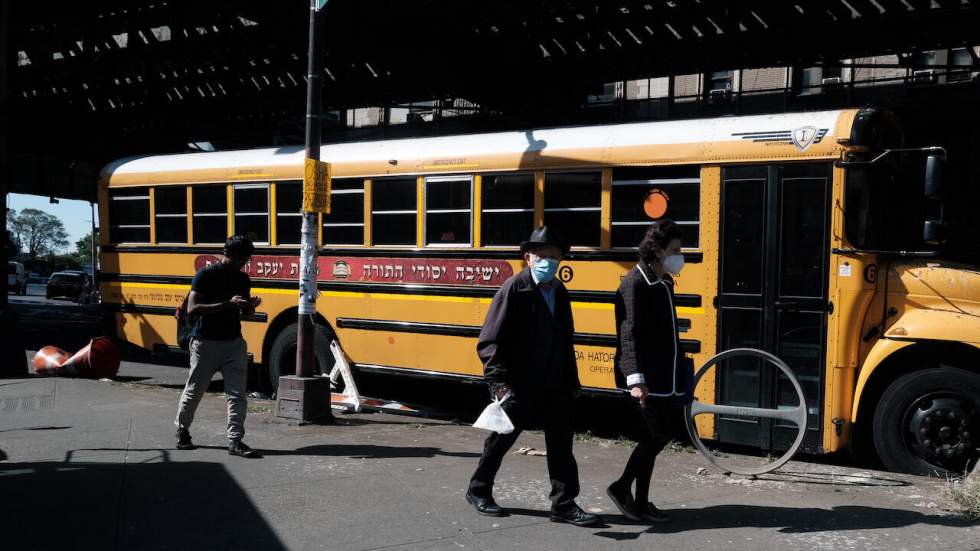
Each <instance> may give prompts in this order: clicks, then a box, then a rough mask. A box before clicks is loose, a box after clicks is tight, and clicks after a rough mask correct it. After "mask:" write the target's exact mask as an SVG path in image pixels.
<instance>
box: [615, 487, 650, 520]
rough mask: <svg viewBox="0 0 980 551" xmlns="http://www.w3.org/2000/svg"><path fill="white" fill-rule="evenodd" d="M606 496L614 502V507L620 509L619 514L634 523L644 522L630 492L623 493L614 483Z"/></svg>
mask: <svg viewBox="0 0 980 551" xmlns="http://www.w3.org/2000/svg"><path fill="white" fill-rule="evenodd" d="M606 495H607V496H609V499H610V500H612V502H613V505H615V506H616V508H617V509H619V512H620V513H623V516H624V517H626V518H628V519H630V520H632V521H640V520H642V519H641V518H640V514H639V513H638V512H637V510H636V503H635V502H634V501H633V496H632V495H630V493H629V490H626V491H622V490H621V489H619V487H618V486H616V483H615V482H613V483H612V484H610V485H609V487H608V488H606Z"/></svg>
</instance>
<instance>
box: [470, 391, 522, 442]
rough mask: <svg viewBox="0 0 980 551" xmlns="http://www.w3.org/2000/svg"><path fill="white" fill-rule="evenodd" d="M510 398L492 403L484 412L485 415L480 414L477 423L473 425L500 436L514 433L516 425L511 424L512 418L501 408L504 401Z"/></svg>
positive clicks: (505, 397)
mask: <svg viewBox="0 0 980 551" xmlns="http://www.w3.org/2000/svg"><path fill="white" fill-rule="evenodd" d="M509 397H510V394H508V395H507V396H504V397H503V399H502V400H497V399H494V401H492V402H490V405H489V406H487V407H486V409H484V410H483V413H481V414H480V417H479V419H477V420H476V423H473V426H474V427H476V428H478V429H483V430H488V431H491V432H496V433H499V434H509V433H511V432H514V423H511V422H510V417H507V412H506V411H504V408H503V407H501V405H502V404H503V403H504V400H506V399H507V398H509Z"/></svg>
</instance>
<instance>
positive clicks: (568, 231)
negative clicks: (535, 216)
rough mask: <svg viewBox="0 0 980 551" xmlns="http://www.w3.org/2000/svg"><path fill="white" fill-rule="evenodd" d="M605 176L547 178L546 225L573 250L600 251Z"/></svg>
mask: <svg viewBox="0 0 980 551" xmlns="http://www.w3.org/2000/svg"><path fill="white" fill-rule="evenodd" d="M601 196H602V173H601V172H598V171H596V172H549V173H546V174H545V175H544V223H545V224H547V225H548V226H551V227H552V228H554V229H556V230H558V234H559V235H561V236H563V237H564V239H565V240H566V241H567V242H568V244H569V246H572V247H576V246H577V247H598V246H599V233H600V229H599V228H600V220H601V214H602V207H601V206H600V198H601Z"/></svg>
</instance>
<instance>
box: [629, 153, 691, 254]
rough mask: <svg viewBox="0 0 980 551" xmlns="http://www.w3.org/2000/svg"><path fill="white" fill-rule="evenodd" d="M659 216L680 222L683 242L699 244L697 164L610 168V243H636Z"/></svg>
mask: <svg viewBox="0 0 980 551" xmlns="http://www.w3.org/2000/svg"><path fill="white" fill-rule="evenodd" d="M660 218H669V219H671V220H673V221H674V222H676V223H677V224H678V225H679V226H681V229H682V230H683V232H684V238H683V241H682V243H681V245H682V246H684V247H690V248H696V247H698V246H700V236H699V233H700V218H701V170H700V167H697V166H682V167H628V168H616V169H613V183H612V246H613V247H636V246H637V245H638V244H639V243H640V241H641V240H642V239H643V234H644V232H645V231H646V230H647V228H648V227H649V226H650V223H651V222H653V221H655V220H658V219H660Z"/></svg>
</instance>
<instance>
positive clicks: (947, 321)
mask: <svg viewBox="0 0 980 551" xmlns="http://www.w3.org/2000/svg"><path fill="white" fill-rule="evenodd" d="M886 284H887V286H888V287H887V289H888V295H889V296H888V303H889V306H894V307H895V308H896V309H897V310H898V313H899V315H898V316H896V318H894V322H893V323H892V324H891V326H890V327H889V328H888V329H887V330H886V332H885V335H886V336H888V337H893V338H894V337H897V338H903V337H905V338H919V339H938V340H959V341H963V342H970V343H980V270H978V269H977V268H976V267H974V266H968V265H964V264H954V263H950V262H942V261H933V262H914V263H903V264H895V265H893V266H892V267H891V269H890V270H889V271H888V281H887V283H886Z"/></svg>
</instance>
